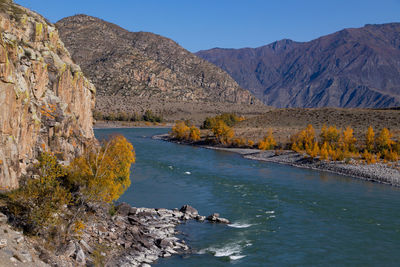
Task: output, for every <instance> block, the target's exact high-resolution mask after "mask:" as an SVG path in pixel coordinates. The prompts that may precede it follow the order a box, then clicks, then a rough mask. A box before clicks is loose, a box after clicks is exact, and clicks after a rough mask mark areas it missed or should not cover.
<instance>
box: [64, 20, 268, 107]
mask: <svg viewBox="0 0 400 267" xmlns="http://www.w3.org/2000/svg"><path fill="white" fill-rule="evenodd" d="M56 25H57V28H58V29H59V31H60V35H61V38H62V40H63V41H64V43H65V45H66V47H67V48H68V50H69V51H70V53H71V54H72V57H73V59H74V60H75V62H77V63H78V64H80V66H81V67H82V70H83V71H84V73H85V74H86V75H88V76H89V77H90V79H91V80H92V81H93V83H94V84H95V85H96V88H97V92H98V94H97V101H98V104H97V107H103V106H104V103H105V102H107V103H110V101H111V103H112V100H113V99H114V100H115V101H117V102H121V103H120V104H119V105H117V108H118V109H121V110H125V109H128V110H129V109H130V108H131V106H132V105H131V104H130V103H132V101H133V100H137V99H141V100H143V101H147V100H150V101H153V102H157V103H160V101H168V100H171V101H177V102H193V103H199V102H200V103H205V102H218V103H237V104H249V105H250V104H260V102H259V101H258V100H257V99H256V98H255V97H254V96H253V95H251V94H250V93H249V92H248V91H246V90H244V89H241V88H240V87H239V86H238V84H237V83H236V82H235V81H234V80H233V79H232V78H231V77H230V76H229V75H228V74H227V73H226V72H225V71H223V70H221V69H220V68H218V67H216V66H215V65H213V64H210V63H208V62H207V61H205V60H203V59H200V58H198V57H197V56H195V55H193V54H192V53H190V52H189V51H187V50H185V49H183V48H182V47H180V46H179V45H178V44H177V43H175V42H174V41H172V40H170V39H168V38H165V37H162V36H159V35H156V34H153V33H148V32H129V31H127V30H124V29H122V28H120V27H118V26H117V25H114V24H112V23H108V22H105V21H103V20H100V19H97V18H94V17H90V16H86V15H77V16H73V17H67V18H64V19H62V20H60V21H59V22H57V24H56ZM110 99H111V100H110ZM130 100H132V101H130ZM107 106H108V105H105V106H104V107H103V108H104V109H106V108H107ZM109 108H113V106H111V107H109Z"/></svg>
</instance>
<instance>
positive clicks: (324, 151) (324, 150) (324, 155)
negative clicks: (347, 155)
mask: <svg viewBox="0 0 400 267" xmlns="http://www.w3.org/2000/svg"><path fill="white" fill-rule="evenodd" d="M328 146H329V145H328V143H327V142H324V143H323V144H322V146H321V148H320V150H319V156H320V159H322V160H327V159H329V147H328Z"/></svg>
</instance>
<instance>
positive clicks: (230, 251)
mask: <svg viewBox="0 0 400 267" xmlns="http://www.w3.org/2000/svg"><path fill="white" fill-rule="evenodd" d="M251 245H252V244H251V243H249V242H247V243H246V244H245V245H244V247H248V246H251ZM206 252H209V253H212V254H214V256H215V257H229V259H231V260H233V261H234V260H239V259H242V258H244V257H246V255H241V254H240V253H241V252H242V246H240V245H239V244H237V243H235V244H228V245H226V246H224V247H222V248H215V247H210V248H206V249H202V250H200V251H199V252H198V254H204V253H206Z"/></svg>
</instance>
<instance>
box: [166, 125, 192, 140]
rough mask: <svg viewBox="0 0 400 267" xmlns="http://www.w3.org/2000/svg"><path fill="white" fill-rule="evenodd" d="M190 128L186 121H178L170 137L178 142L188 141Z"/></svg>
mask: <svg viewBox="0 0 400 267" xmlns="http://www.w3.org/2000/svg"><path fill="white" fill-rule="evenodd" d="M190 132H191V131H190V128H189V127H188V126H187V125H186V123H185V122H184V121H177V122H176V123H175V125H174V126H173V127H172V130H171V132H170V136H172V137H173V138H176V139H178V140H187V139H188V138H189V135H190Z"/></svg>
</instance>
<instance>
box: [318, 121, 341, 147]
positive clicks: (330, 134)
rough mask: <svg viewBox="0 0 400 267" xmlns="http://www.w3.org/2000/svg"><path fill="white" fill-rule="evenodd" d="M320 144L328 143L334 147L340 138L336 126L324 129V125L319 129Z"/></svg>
mask: <svg viewBox="0 0 400 267" xmlns="http://www.w3.org/2000/svg"><path fill="white" fill-rule="evenodd" d="M320 137H321V142H322V143H325V142H326V143H328V144H329V145H330V146H332V147H336V144H337V143H338V141H339V138H340V132H339V130H338V129H337V128H336V126H329V127H326V125H325V124H324V125H323V126H322V129H321V135H320Z"/></svg>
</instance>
